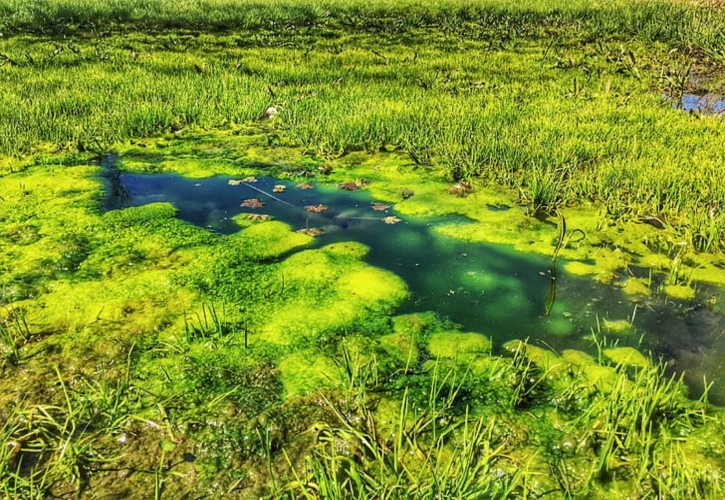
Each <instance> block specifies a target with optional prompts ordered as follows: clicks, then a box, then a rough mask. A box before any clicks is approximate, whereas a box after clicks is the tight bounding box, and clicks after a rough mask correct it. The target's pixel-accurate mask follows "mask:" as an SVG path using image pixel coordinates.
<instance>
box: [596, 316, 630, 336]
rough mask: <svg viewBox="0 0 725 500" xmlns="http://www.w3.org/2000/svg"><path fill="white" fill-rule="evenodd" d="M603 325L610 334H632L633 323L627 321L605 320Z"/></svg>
mask: <svg viewBox="0 0 725 500" xmlns="http://www.w3.org/2000/svg"><path fill="white" fill-rule="evenodd" d="M602 324H603V326H604V329H605V330H606V331H607V332H609V333H616V334H625V333H631V332H632V323H631V322H630V321H629V320H626V319H618V320H608V319H605V320H604V321H603V322H602Z"/></svg>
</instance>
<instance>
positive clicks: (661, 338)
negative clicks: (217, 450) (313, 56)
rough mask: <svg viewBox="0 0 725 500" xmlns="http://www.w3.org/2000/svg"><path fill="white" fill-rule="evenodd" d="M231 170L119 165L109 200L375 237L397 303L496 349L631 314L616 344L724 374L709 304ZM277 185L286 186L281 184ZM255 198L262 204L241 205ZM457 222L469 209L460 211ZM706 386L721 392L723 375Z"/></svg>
mask: <svg viewBox="0 0 725 500" xmlns="http://www.w3.org/2000/svg"><path fill="white" fill-rule="evenodd" d="M229 180H230V178H229V177H225V176H215V177H211V178H205V179H189V178H184V177H182V176H179V175H176V174H128V173H119V174H118V175H114V176H113V177H112V178H111V183H110V184H111V185H110V189H109V192H108V195H107V198H106V204H105V208H106V209H107V210H112V209H121V208H125V207H132V206H140V205H145V204H148V203H154V202H169V203H172V204H173V205H174V206H175V207H176V208H177V210H178V217H179V218H181V219H183V220H186V221H188V222H191V223H193V224H196V225H198V226H202V227H205V228H208V229H209V230H211V231H214V232H218V233H221V234H230V233H233V232H236V231H239V230H240V228H239V226H237V224H236V223H235V222H234V221H233V220H232V217H234V216H235V215H238V214H240V213H245V212H248V213H258V214H267V215H270V216H272V217H273V218H274V219H276V220H280V221H283V222H285V223H287V224H289V225H290V226H292V227H293V228H294V229H296V230H299V229H304V228H318V229H322V230H323V231H324V232H323V233H322V234H320V235H319V236H317V237H316V240H315V245H316V246H322V245H327V244H330V243H334V242H339V241H351V240H354V241H359V242H361V243H364V244H365V245H367V246H368V247H370V253H369V254H368V256H367V257H366V261H367V262H369V263H370V264H372V265H375V266H378V267H381V268H383V269H387V270H389V271H391V272H394V273H395V274H397V275H398V276H400V277H401V278H402V279H403V280H405V282H406V283H407V285H408V287H409V290H410V292H411V296H410V299H408V300H407V301H406V302H405V303H404V304H402V305H401V307H400V309H399V312H400V313H407V312H419V311H435V312H437V313H438V314H440V315H441V316H443V317H446V318H448V319H450V320H452V321H454V322H456V323H459V324H461V325H462V327H463V328H464V329H466V330H472V331H477V332H481V333H484V334H487V335H489V336H491V337H492V338H493V340H494V345H495V346H497V347H498V348H500V346H501V345H502V344H503V343H504V342H505V341H507V340H511V339H524V338H527V337H528V338H530V339H531V341H532V342H534V343H537V344H539V345H545V346H550V347H552V348H554V349H557V350H561V349H566V348H577V349H584V350H587V351H590V352H592V351H594V350H595V349H594V346H593V343H592V341H591V340H590V335H591V332H592V330H593V329H594V330H596V329H597V328H598V324H599V325H602V324H604V320H608V321H618V322H620V324H621V321H622V320H631V319H632V318H634V321H633V326H634V328H633V329H632V330H631V332H630V333H619V334H615V333H608V334H607V335H608V337H609V338H610V339H611V338H618V339H619V345H632V346H636V347H641V348H643V349H647V350H651V351H652V352H653V353H654V355H655V356H661V357H662V358H664V360H665V361H668V362H669V363H668V365H669V366H670V368H671V370H673V371H675V372H681V371H684V372H685V378H686V381H687V382H688V384H689V385H690V387H691V388H692V392H693V395H697V394H698V393H700V392H701V390H702V386H703V376H706V377H707V379H708V381H709V380H713V379H720V378H721V374H722V373H723V363H722V359H723V356H722V354H723V353H725V334H724V333H725V318H723V317H722V316H721V315H718V314H716V313H714V312H711V311H709V310H708V309H707V308H705V307H701V306H698V305H697V304H692V303H679V302H673V301H668V302H665V301H650V302H648V303H646V304H640V305H638V306H635V305H634V304H633V303H632V301H630V300H628V298H627V297H626V296H624V295H623V294H622V292H621V291H620V289H619V288H617V287H614V286H607V285H600V284H596V283H593V282H592V281H591V280H590V279H587V278H580V277H576V276H571V275H568V274H567V273H565V272H563V271H561V270H559V272H558V273H557V276H556V279H555V280H554V281H553V280H552V275H551V272H552V271H551V269H550V264H551V261H550V259H549V258H547V257H544V256H541V255H536V254H522V253H517V252H515V251H513V250H512V249H510V248H508V247H505V246H501V245H492V244H479V243H466V242H462V241H458V240H455V239H451V238H447V237H443V236H440V235H438V234H437V233H436V232H435V231H433V227H434V226H435V225H437V224H442V223H450V222H451V221H452V220H453V221H455V220H456V218H452V217H445V218H444V217H440V218H436V219H432V220H428V221H424V222H420V221H413V220H409V219H406V218H405V217H403V216H400V215H399V214H396V213H395V211H394V207H392V208H389V209H387V210H384V211H380V210H374V209H373V208H372V202H374V200H372V199H371V198H370V197H369V194H368V193H366V192H365V191H364V190H358V191H345V190H342V189H338V188H335V187H319V186H318V187H315V188H314V189H306V190H303V189H300V188H298V187H296V184H295V183H294V182H290V181H281V180H278V179H273V178H270V177H258V178H257V182H255V183H253V184H240V185H230V184H229ZM275 185H284V186H286V188H287V189H286V191H284V192H280V193H274V194H273V193H272V191H273V188H274V186H275ZM251 198H257V199H260V200H262V201H264V203H265V205H264V206H263V207H260V208H256V209H252V208H245V207H242V206H240V204H241V202H242V200H245V199H251ZM320 203H321V204H324V205H327V207H328V209H327V210H326V211H325V212H323V213H320V214H315V213H310V212H307V211H305V210H304V207H305V206H307V205H317V204H320ZM490 209H492V210H493V209H495V208H490ZM387 216H397V217H399V218H400V219H401V221H400V222H398V223H395V224H386V223H384V222H383V220H382V219H383V218H384V217H387ZM458 222H460V223H462V224H465V223H466V222H467V220H466V219H465V218H462V217H461V218H458ZM562 264H563V262H560V263H559V266H560V267H561V265H562ZM553 285H555V287H554V286H553ZM547 310H548V314H547ZM603 329H604V332H606V327H603ZM710 397H711V400H712V401H713V402H717V403H725V392H723V390H722V386H721V384H717V385H716V386H715V388H714V389H713V391H712V392H711V395H710Z"/></svg>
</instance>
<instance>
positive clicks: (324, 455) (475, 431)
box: [279, 374, 525, 498]
mask: <svg viewBox="0 0 725 500" xmlns="http://www.w3.org/2000/svg"><path fill="white" fill-rule="evenodd" d="M450 376H451V374H448V375H447V376H446V377H444V379H445V378H448V377H450ZM442 387H449V390H447V392H446V393H445V394H444V398H443V400H441V398H440V396H441V392H440V391H441V388H442ZM459 390H460V387H455V385H453V386H448V385H447V383H446V381H445V380H441V383H438V384H436V383H435V381H434V382H433V383H432V384H431V386H430V393H429V398H428V400H429V402H430V404H429V406H428V407H427V408H424V409H415V405H413V404H412V403H411V401H410V400H409V397H408V391H407V390H405V391H404V393H403V396H402V399H401V402H400V406H399V409H398V412H397V414H396V415H395V420H394V422H393V425H394V430H393V431H392V432H390V431H387V432H384V431H381V430H380V429H379V428H378V424H377V423H376V419H375V416H374V415H373V413H372V412H370V411H369V410H366V409H365V408H364V407H360V408H358V409H357V411H356V412H355V413H350V412H349V411H348V410H344V409H341V408H338V407H337V406H336V405H335V404H333V403H332V402H330V401H329V400H328V405H329V406H330V408H331V409H332V410H333V412H334V413H335V415H336V416H337V418H338V420H339V424H340V426H339V427H329V428H324V429H322V430H321V431H320V433H319V435H318V437H317V445H316V446H315V449H314V450H313V452H312V454H311V455H310V456H309V457H308V459H307V460H306V462H305V467H304V470H303V471H301V473H295V474H294V479H293V480H291V481H289V482H287V484H286V485H285V486H284V487H283V488H282V489H281V490H280V491H279V493H280V494H283V495H284V496H285V497H290V498H291V497H298V496H300V495H301V496H303V497H305V498H317V497H324V498H370V497H371V496H374V497H377V498H402V497H407V498H441V497H443V498H449V497H455V498H480V496H481V495H486V496H490V495H493V496H501V497H505V496H508V495H510V494H511V493H512V492H514V491H515V490H516V489H517V488H519V487H520V485H521V483H522V476H523V475H524V474H525V472H523V469H519V470H518V471H516V472H513V473H503V472H502V471H500V470H498V469H497V463H498V462H499V461H502V460H507V459H508V457H506V455H505V453H504V448H505V444H501V443H497V442H496V441H497V440H496V439H495V438H494V429H495V428H496V425H497V422H496V421H495V419H486V418H475V417H472V416H470V415H469V413H468V410H467V409H466V410H465V413H464V415H463V417H462V418H459V419H454V418H452V417H451V415H450V413H451V411H452V410H453V408H454V406H456V404H457V398H458V392H459ZM494 471H497V473H494Z"/></svg>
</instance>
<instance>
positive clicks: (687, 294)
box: [665, 285, 697, 300]
mask: <svg viewBox="0 0 725 500" xmlns="http://www.w3.org/2000/svg"><path fill="white" fill-rule="evenodd" d="M665 293H666V294H667V295H668V296H670V297H672V298H673V299H680V300H691V299H694V298H695V297H696V296H697V292H695V289H694V288H692V287H691V286H687V285H666V286H665Z"/></svg>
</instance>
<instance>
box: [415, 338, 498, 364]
mask: <svg viewBox="0 0 725 500" xmlns="http://www.w3.org/2000/svg"><path fill="white" fill-rule="evenodd" d="M428 352H429V353H431V355H432V356H434V357H436V358H450V359H455V360H457V361H463V362H465V361H469V360H472V359H475V358H476V357H478V356H485V355H488V354H489V353H490V352H491V339H489V338H488V337H486V336H485V335H482V334H480V333H474V332H466V333H464V332H457V331H455V332H439V333H434V334H433V335H431V337H430V340H429V341H428Z"/></svg>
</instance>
